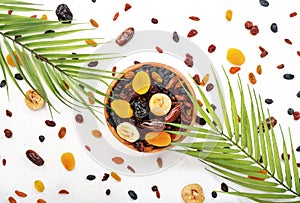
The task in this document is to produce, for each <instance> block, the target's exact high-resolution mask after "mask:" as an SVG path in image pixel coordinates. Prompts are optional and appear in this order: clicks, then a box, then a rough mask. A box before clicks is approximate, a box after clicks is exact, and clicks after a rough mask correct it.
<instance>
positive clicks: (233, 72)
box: [229, 67, 241, 74]
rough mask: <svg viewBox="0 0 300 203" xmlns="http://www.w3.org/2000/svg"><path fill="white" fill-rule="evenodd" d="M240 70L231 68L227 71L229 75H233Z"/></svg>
mask: <svg viewBox="0 0 300 203" xmlns="http://www.w3.org/2000/svg"><path fill="white" fill-rule="evenodd" d="M240 70H241V68H240V67H231V68H230V69H229V72H230V73H231V74H235V73H237V72H239V71H240Z"/></svg>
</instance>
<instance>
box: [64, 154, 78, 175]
mask: <svg viewBox="0 0 300 203" xmlns="http://www.w3.org/2000/svg"><path fill="white" fill-rule="evenodd" d="M61 162H62V164H63V166H64V167H65V169H66V170H68V171H71V170H73V169H74V167H75V159H74V156H73V154H72V153H71V152H66V153H63V154H62V155H61Z"/></svg>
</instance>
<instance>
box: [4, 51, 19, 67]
mask: <svg viewBox="0 0 300 203" xmlns="http://www.w3.org/2000/svg"><path fill="white" fill-rule="evenodd" d="M14 55H15V58H16V60H17V62H18V64H19V65H20V66H22V64H21V60H20V58H19V56H18V54H17V52H16V51H14ZM6 61H7V63H8V65H10V66H12V67H16V65H15V62H14V61H13V59H12V56H11V55H10V54H8V55H7V56H6Z"/></svg>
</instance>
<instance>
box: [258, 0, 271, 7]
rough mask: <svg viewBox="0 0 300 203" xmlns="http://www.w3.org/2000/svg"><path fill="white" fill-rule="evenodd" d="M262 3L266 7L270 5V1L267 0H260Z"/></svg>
mask: <svg viewBox="0 0 300 203" xmlns="http://www.w3.org/2000/svg"><path fill="white" fill-rule="evenodd" d="M259 3H260V5H262V6H264V7H268V6H269V2H268V1H267V0H259Z"/></svg>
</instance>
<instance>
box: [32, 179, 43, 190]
mask: <svg viewBox="0 0 300 203" xmlns="http://www.w3.org/2000/svg"><path fill="white" fill-rule="evenodd" d="M34 188H35V189H36V190H37V191H38V192H43V191H44V190H45V186H44V183H43V182H42V181H40V180H36V181H34Z"/></svg>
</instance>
